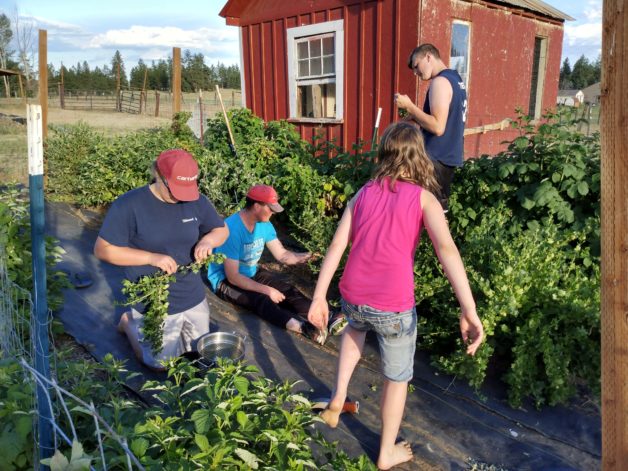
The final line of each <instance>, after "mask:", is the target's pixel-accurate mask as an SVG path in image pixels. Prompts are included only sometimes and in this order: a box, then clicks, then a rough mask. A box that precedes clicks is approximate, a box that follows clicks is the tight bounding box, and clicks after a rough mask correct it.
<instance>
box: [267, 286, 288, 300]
mask: <svg viewBox="0 0 628 471" xmlns="http://www.w3.org/2000/svg"><path fill="white" fill-rule="evenodd" d="M268 297H269V298H270V299H271V301H272V302H274V303H275V304H279V303H280V302H281V301H283V300H284V299H286V297H285V296H284V295H283V293H282V292H281V291H279V290H276V289H275V288H273V287H272V286H268Z"/></svg>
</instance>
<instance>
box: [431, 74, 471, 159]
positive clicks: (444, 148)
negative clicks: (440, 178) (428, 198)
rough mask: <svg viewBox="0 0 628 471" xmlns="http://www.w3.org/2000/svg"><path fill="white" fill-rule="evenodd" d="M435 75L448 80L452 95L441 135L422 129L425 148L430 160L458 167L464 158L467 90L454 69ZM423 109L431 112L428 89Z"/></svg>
mask: <svg viewBox="0 0 628 471" xmlns="http://www.w3.org/2000/svg"><path fill="white" fill-rule="evenodd" d="M437 77H445V78H446V79H447V80H449V83H450V84H451V88H452V90H453V95H452V97H451V103H450V104H449V113H448V115H447V124H446V125H445V132H444V133H443V135H442V136H436V135H435V134H432V133H431V132H428V131H426V130H425V129H424V130H423V139H424V140H425V150H426V151H427V155H429V156H430V158H431V159H432V160H438V161H439V162H441V163H443V164H445V165H449V166H450V167H460V166H462V162H463V160H464V159H463V154H464V123H465V120H466V117H467V91H466V89H465V86H464V81H463V80H462V78H461V77H460V75H459V74H458V72H456V71H455V70H452V69H445V70H443V71H441V73H439V74H438V75H437ZM423 111H424V112H425V113H427V114H431V112H430V94H429V91H428V94H427V96H426V97H425V104H424V105H423Z"/></svg>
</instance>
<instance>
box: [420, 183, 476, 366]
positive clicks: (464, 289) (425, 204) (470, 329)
mask: <svg viewBox="0 0 628 471" xmlns="http://www.w3.org/2000/svg"><path fill="white" fill-rule="evenodd" d="M421 207H422V209H423V222H424V224H425V228H426V229H427V233H428V234H429V236H430V239H431V240H432V244H433V245H434V249H435V250H436V255H437V256H438V260H439V261H440V263H441V265H442V266H443V269H444V271H445V274H446V275H447V279H448V280H449V282H450V283H451V286H452V288H453V290H454V293H455V294H456V298H457V299H458V303H459V304H460V309H461V311H462V313H461V315H460V333H461V334H462V339H463V341H464V342H465V344H467V353H468V354H469V355H474V354H475V352H476V350H477V349H478V347H479V346H480V344H481V343H482V338H483V337H484V328H483V326H482V322H481V321H480V318H479V317H478V315H477V313H476V309H475V301H474V300H473V294H472V293H471V287H470V286H469V280H468V279H467V274H466V272H465V270H464V265H463V263H462V258H460V253H459V252H458V248H457V247H456V244H455V242H454V241H453V239H452V237H451V233H450V232H449V227H448V226H447V221H446V219H445V214H444V213H443V207H442V206H441V205H440V203H439V202H438V200H437V199H436V197H435V196H434V195H433V194H432V193H430V192H429V191H427V190H423V191H422V192H421ZM468 342H470V343H468Z"/></svg>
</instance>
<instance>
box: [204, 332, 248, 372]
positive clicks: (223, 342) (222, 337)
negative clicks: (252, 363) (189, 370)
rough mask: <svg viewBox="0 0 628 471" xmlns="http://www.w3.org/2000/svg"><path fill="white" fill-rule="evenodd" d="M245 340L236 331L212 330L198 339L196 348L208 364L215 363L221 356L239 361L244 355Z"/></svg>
mask: <svg viewBox="0 0 628 471" xmlns="http://www.w3.org/2000/svg"><path fill="white" fill-rule="evenodd" d="M244 340H245V339H244V337H242V336H240V335H238V334H236V333H235V332H212V333H209V334H205V335H203V336H202V337H200V338H199V339H198V343H197V345H196V349H197V351H198V354H199V356H200V360H201V361H202V362H203V363H205V364H206V365H207V366H210V365H215V364H216V363H217V361H218V359H219V358H225V359H228V360H232V361H239V360H241V359H242V358H243V357H244Z"/></svg>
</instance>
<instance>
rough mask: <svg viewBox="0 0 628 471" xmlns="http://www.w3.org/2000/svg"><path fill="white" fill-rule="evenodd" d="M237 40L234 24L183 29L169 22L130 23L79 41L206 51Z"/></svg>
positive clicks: (90, 44) (95, 44)
mask: <svg viewBox="0 0 628 471" xmlns="http://www.w3.org/2000/svg"><path fill="white" fill-rule="evenodd" d="M237 41H238V34H237V31H236V30H235V28H234V29H229V30H217V29H211V28H199V29H195V30H184V29H181V28H177V27H173V26H168V27H155V26H131V27H130V28H127V29H113V30H109V31H107V32H105V33H102V34H97V35H95V36H94V37H93V38H92V39H91V40H90V41H89V42H88V43H87V44H83V45H82V47H85V48H100V47H103V48H121V47H131V48H159V47H181V48H183V49H200V50H204V51H207V52H210V51H217V50H220V49H222V48H224V47H225V45H226V44H229V45H233V46H236V45H237ZM225 43H226V44H225Z"/></svg>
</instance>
